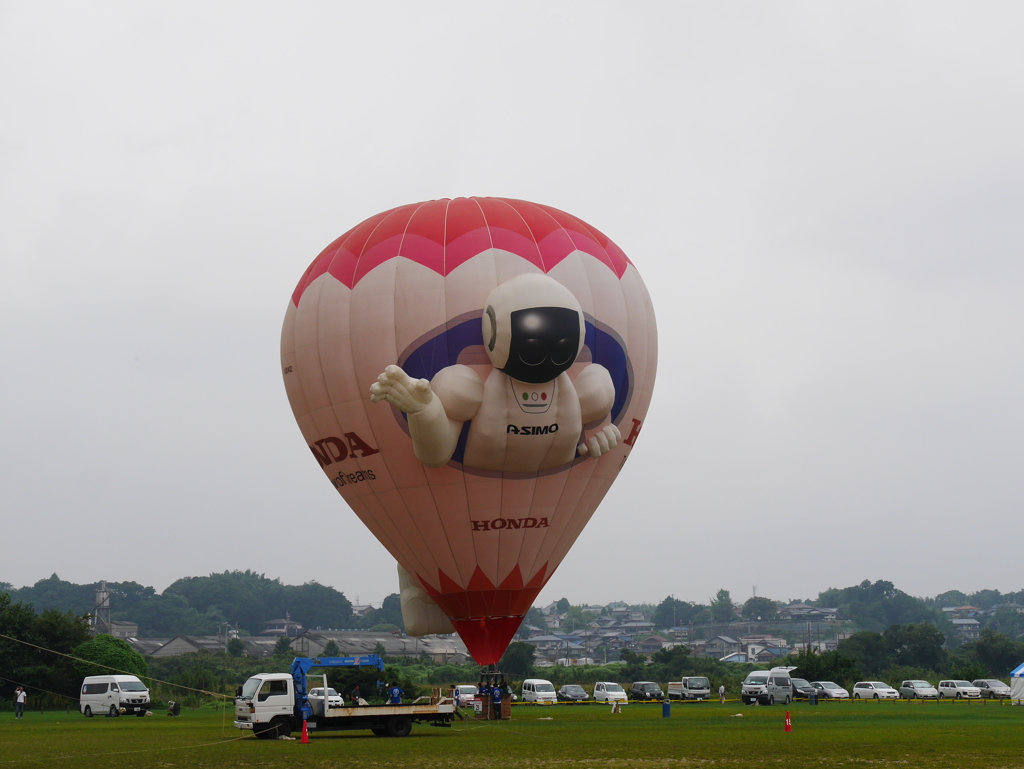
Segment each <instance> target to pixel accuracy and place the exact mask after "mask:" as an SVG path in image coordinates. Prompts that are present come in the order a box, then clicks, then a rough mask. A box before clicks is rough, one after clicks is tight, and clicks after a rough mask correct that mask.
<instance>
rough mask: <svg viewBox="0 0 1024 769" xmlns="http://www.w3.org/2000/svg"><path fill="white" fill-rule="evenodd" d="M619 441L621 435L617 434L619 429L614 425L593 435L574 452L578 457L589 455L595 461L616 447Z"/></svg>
mask: <svg viewBox="0 0 1024 769" xmlns="http://www.w3.org/2000/svg"><path fill="white" fill-rule="evenodd" d="M621 440H622V433H620V432H619V428H618V427H616V426H615V425H608V426H607V427H604V428H602V429H600V430H598V431H597V432H596V433H594V435H593V436H592V437H591V438H590V439H588V440H587V442H586V443H581V444H580V445H579V446H577V447H576V450H577V451H578V452H579V454H580V456H583V455H584V454H590V456H592V457H594V459H597V458H598V457H599V456H601V455H602V454H607V453H608V452H609V451H611V450H612V449H614V448H615V447H616V446H618V445H619V441H621Z"/></svg>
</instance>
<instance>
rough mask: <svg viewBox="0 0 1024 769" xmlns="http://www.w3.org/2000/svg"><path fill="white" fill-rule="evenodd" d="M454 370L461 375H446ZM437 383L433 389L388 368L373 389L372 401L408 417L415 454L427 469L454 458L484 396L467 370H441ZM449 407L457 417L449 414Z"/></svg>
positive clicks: (423, 380)
mask: <svg viewBox="0 0 1024 769" xmlns="http://www.w3.org/2000/svg"><path fill="white" fill-rule="evenodd" d="M452 369H458V370H459V371H455V372H452V373H447V374H446V372H451V370H452ZM462 370H464V371H462ZM467 374H468V376H467ZM434 382H435V384H434V385H433V386H432V385H431V383H430V382H428V381H427V380H426V379H413V378H412V377H410V376H409V375H408V374H406V373H405V372H404V371H402V369H401V368H399V367H398V366H388V367H387V368H386V369H384V372H383V373H382V374H381V375H380V376H379V377H377V381H376V382H374V383H373V384H372V385H370V400H371V401H373V402H374V403H379V402H380V401H387V402H388V403H390V404H391V405H392V406H394V407H395V408H397V409H399V410H400V411H404V412H405V413H406V414H408V415H409V435H410V436H411V437H412V446H413V451H415V452H416V458H417V459H418V460H419V461H420V462H422V463H423V464H425V465H426V466H427V467H441V466H442V465H443V464H445V463H446V462H447V461H448V460H449V459H451V458H452V454H453V453H454V451H455V447H456V446H457V445H458V442H459V431H460V430H461V429H462V423H463V422H465V421H466V419H469V418H470V417H471V416H472V415H473V413H475V412H476V409H477V408H478V407H479V405H480V398H481V397H482V393H483V384H482V383H481V382H480V378H479V377H478V376H477V375H476V374H474V373H473V370H472V369H470V368H468V367H467V366H449V367H448V368H445V369H441V371H439V372H438V373H437V375H436V376H435V377H434ZM474 383H475V385H474ZM433 388H436V389H437V390H438V392H437V393H435V391H434V389H433ZM449 404H451V405H450V407H451V408H452V410H453V411H455V412H457V413H455V414H449V413H447V411H446V408H448V407H449ZM464 414H468V416H464Z"/></svg>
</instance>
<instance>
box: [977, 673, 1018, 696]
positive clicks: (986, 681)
mask: <svg viewBox="0 0 1024 769" xmlns="http://www.w3.org/2000/svg"><path fill="white" fill-rule="evenodd" d="M972 684H973V685H974V686H977V687H978V691H980V692H981V696H982V697H987V698H988V699H993V700H1008V699H1010V687H1009V686H1007V685H1006V684H1004V683H1003V682H1002V681H998V680H996V679H995V678H979V679H978V680H977V681H973V682H972Z"/></svg>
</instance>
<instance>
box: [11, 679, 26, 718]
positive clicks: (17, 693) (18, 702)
mask: <svg viewBox="0 0 1024 769" xmlns="http://www.w3.org/2000/svg"><path fill="white" fill-rule="evenodd" d="M26 699H28V693H27V692H26V691H25V690H24V689H23V688H21V687H20V686H19V687H18V688H17V689H15V690H14V717H15V718H24V717H25V700H26Z"/></svg>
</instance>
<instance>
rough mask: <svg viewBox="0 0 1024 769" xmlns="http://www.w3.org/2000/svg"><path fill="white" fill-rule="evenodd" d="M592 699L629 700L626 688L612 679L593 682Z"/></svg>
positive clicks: (604, 700)
mask: <svg viewBox="0 0 1024 769" xmlns="http://www.w3.org/2000/svg"><path fill="white" fill-rule="evenodd" d="M594 699H595V700H596V701H597V702H615V701H616V700H618V701H619V702H629V698H628V697H627V695H626V690H625V689H623V688H622V687H621V686H619V685H618V684H617V683H615V682H614V681H598V682H597V683H596V684H594Z"/></svg>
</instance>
